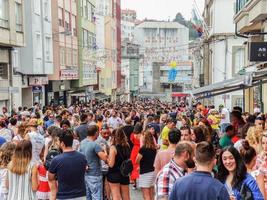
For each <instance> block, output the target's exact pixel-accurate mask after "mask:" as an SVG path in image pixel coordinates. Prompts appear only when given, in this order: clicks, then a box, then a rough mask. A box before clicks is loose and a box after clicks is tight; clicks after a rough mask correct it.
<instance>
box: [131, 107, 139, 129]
mask: <svg viewBox="0 0 267 200" xmlns="http://www.w3.org/2000/svg"><path fill="white" fill-rule="evenodd" d="M131 119H132V120H133V122H134V125H135V124H136V123H137V122H139V121H140V118H139V117H138V116H137V113H136V111H135V110H132V112H131Z"/></svg>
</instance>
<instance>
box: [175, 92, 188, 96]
mask: <svg viewBox="0 0 267 200" xmlns="http://www.w3.org/2000/svg"><path fill="white" fill-rule="evenodd" d="M187 96H190V95H189V94H185V93H177V92H173V93H172V97H187Z"/></svg>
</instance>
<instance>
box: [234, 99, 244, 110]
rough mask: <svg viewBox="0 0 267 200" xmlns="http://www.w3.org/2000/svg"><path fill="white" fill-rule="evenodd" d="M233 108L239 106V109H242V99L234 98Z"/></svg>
mask: <svg viewBox="0 0 267 200" xmlns="http://www.w3.org/2000/svg"><path fill="white" fill-rule="evenodd" d="M235 106H239V107H241V108H243V98H236V100H235Z"/></svg>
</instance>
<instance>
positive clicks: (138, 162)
mask: <svg viewBox="0 0 267 200" xmlns="http://www.w3.org/2000/svg"><path fill="white" fill-rule="evenodd" d="M142 158H143V156H142V155H141V154H140V153H139V154H138V155H137V157H136V160H135V162H136V163H137V164H140V160H141V159H142Z"/></svg>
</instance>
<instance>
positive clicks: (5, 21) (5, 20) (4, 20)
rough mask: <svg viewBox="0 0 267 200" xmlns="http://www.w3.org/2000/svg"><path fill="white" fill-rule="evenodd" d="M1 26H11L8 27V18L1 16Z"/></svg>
mask: <svg viewBox="0 0 267 200" xmlns="http://www.w3.org/2000/svg"><path fill="white" fill-rule="evenodd" d="M0 27H3V28H9V27H8V20H7V19H2V18H0Z"/></svg>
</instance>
